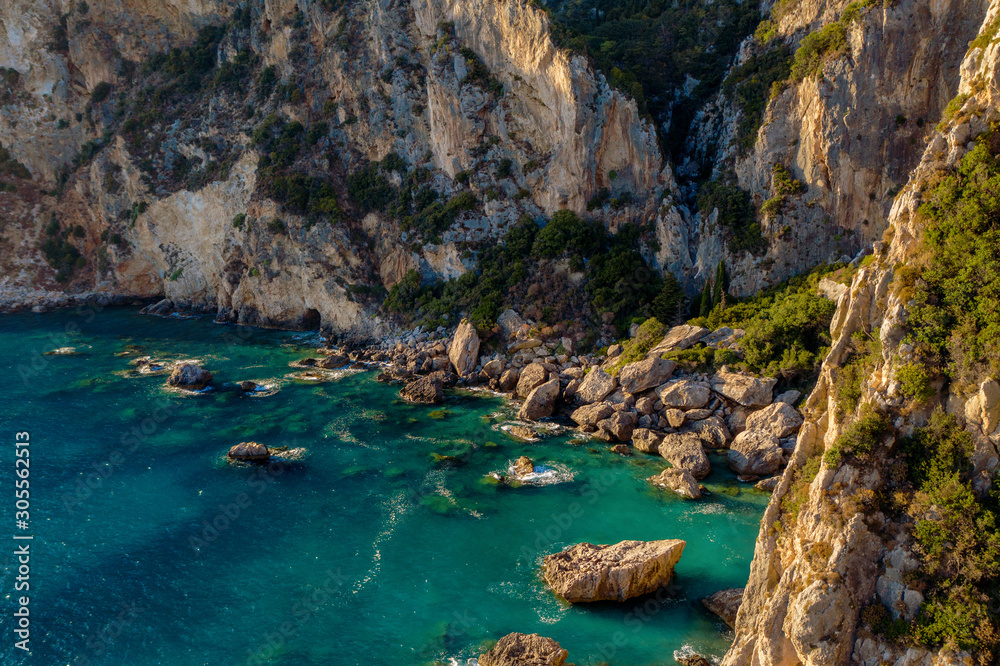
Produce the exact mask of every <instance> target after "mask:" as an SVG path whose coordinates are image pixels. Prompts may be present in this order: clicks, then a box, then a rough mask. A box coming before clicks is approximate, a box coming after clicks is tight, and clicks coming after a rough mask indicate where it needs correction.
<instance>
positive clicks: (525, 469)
mask: <svg viewBox="0 0 1000 666" xmlns="http://www.w3.org/2000/svg"><path fill="white" fill-rule="evenodd" d="M511 469H512V471H513V472H514V474H515V475H516V476H527V475H528V474H532V473H534V471H535V463H534V462H532V460H531V458H529V457H528V456H521V457H520V458H518V459H517V460H515V461H514V464H513V465H511Z"/></svg>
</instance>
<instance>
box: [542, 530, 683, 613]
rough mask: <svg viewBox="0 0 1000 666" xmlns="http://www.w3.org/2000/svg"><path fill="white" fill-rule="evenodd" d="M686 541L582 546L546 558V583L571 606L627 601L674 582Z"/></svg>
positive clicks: (544, 573) (673, 540)
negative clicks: (591, 602)
mask: <svg viewBox="0 0 1000 666" xmlns="http://www.w3.org/2000/svg"><path fill="white" fill-rule="evenodd" d="M685 545H686V542H684V541H681V540H679V539H664V540H662V541H622V542H620V543H616V544H614V545H602V546H597V545H594V544H592V543H581V544H577V545H575V546H573V547H571V548H568V549H566V550H564V551H562V552H561V553H555V554H554V555H549V556H547V557H546V558H545V563H544V565H543V572H542V574H543V576H544V578H545V582H546V583H548V584H549V586H550V587H551V588H552V590H553V591H554V592H555V593H556V594H558V595H559V596H560V597H562V598H563V599H565V600H566V601H569V602H571V603H576V602H580V601H625V600H626V599H631V598H633V597H638V596H642V595H643V594H649V593H650V592H653V591H655V590H657V589H659V588H661V587H663V586H664V585H666V584H667V583H668V582H670V578H671V576H673V574H674V566H675V565H676V564H677V562H678V561H679V560H680V559H681V553H683V552H684V546H685Z"/></svg>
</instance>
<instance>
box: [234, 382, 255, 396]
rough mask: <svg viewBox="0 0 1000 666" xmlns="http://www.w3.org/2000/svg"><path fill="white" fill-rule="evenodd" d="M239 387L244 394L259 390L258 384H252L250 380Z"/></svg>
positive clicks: (241, 383)
mask: <svg viewBox="0 0 1000 666" xmlns="http://www.w3.org/2000/svg"><path fill="white" fill-rule="evenodd" d="M238 386H239V387H240V390H241V391H243V392H244V393H253V392H254V391H256V390H257V382H252V381H250V380H246V381H242V382H240V383H239V384H238Z"/></svg>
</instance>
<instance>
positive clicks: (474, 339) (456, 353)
mask: <svg viewBox="0 0 1000 666" xmlns="http://www.w3.org/2000/svg"><path fill="white" fill-rule="evenodd" d="M448 358H449V360H451V364H452V365H453V366H455V372H457V373H458V376H459V377H464V376H465V375H467V374H469V373H470V372H472V371H473V370H475V368H476V360H477V359H478V358H479V334H478V333H476V327H475V326H473V325H472V324H471V323H469V322H468V320H465V319H463V320H462V323H461V324H459V325H458V329H457V330H456V331H455V338H454V339H453V340H452V341H451V346H450V347H448Z"/></svg>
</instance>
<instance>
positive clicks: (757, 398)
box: [712, 369, 778, 407]
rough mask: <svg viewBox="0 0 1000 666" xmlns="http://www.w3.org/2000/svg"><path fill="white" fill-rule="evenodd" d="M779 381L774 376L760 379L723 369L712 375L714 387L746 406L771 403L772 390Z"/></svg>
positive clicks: (759, 405)
mask: <svg viewBox="0 0 1000 666" xmlns="http://www.w3.org/2000/svg"><path fill="white" fill-rule="evenodd" d="M777 382H778V380H776V379H774V378H772V377H765V378H764V379H758V378H757V377H749V376H747V375H738V374H736V373H735V372H726V371H725V370H724V369H722V370H719V372H717V373H716V374H715V376H714V377H712V388H713V389H714V390H715V392H716V393H720V394H722V395H724V396H726V397H727V398H729V399H730V400H733V401H735V402H738V403H739V404H741V405H743V406H744V407H766V406H768V405H770V404H771V401H772V391H773V390H774V385H775V384H776V383H777Z"/></svg>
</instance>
